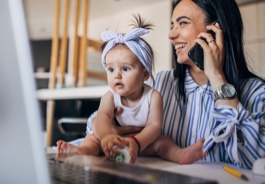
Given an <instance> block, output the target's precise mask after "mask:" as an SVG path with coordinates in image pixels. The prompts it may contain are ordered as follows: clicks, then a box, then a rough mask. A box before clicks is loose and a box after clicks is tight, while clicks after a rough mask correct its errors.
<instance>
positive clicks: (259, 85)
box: [241, 78, 265, 98]
mask: <svg viewBox="0 0 265 184" xmlns="http://www.w3.org/2000/svg"><path fill="white" fill-rule="evenodd" d="M241 92H242V95H243V96H244V97H245V98H250V97H255V96H256V97H257V96H260V95H262V96H264V94H265V83H264V81H263V80H262V79H259V78H249V79H247V80H245V82H244V83H243V84H242V85H241Z"/></svg>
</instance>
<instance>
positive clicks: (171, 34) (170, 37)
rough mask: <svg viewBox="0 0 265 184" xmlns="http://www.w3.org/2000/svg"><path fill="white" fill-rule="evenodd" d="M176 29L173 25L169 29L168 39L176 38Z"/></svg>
mask: <svg viewBox="0 0 265 184" xmlns="http://www.w3.org/2000/svg"><path fill="white" fill-rule="evenodd" d="M178 34H179V33H178V29H177V27H173V28H172V29H171V30H170V32H169V34H168V38H169V39H170V40H173V39H174V38H177V37H178Z"/></svg>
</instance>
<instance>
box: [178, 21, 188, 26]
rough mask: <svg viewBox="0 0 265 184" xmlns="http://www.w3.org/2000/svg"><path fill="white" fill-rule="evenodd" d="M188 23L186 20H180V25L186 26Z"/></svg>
mask: <svg viewBox="0 0 265 184" xmlns="http://www.w3.org/2000/svg"><path fill="white" fill-rule="evenodd" d="M186 24H187V22H185V21H181V22H179V25H180V26H184V25H186Z"/></svg>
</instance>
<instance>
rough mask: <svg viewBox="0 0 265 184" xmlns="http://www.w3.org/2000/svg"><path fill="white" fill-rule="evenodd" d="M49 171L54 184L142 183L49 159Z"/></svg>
mask: <svg viewBox="0 0 265 184" xmlns="http://www.w3.org/2000/svg"><path fill="white" fill-rule="evenodd" d="M48 164H49V171H50V175H51V178H52V183H54V184H61V183H64V184H67V183H69V184H71V183H74V184H77V183H90V184H91V183H93V184H97V183H99V184H104V183H115V184H120V183H122V184H124V183H126V184H138V183H139V184H140V183H142V182H139V181H136V180H133V179H128V178H124V177H120V176H117V175H112V174H109V173H105V172H101V171H97V170H91V169H89V168H86V167H81V166H78V165H73V164H69V163H65V162H63V161H58V160H55V159H49V161H48Z"/></svg>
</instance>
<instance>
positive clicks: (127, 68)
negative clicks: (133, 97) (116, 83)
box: [122, 66, 130, 72]
mask: <svg viewBox="0 0 265 184" xmlns="http://www.w3.org/2000/svg"><path fill="white" fill-rule="evenodd" d="M122 70H123V71H125V72H127V71H129V70H130V68H129V67H127V66H125V67H123V68H122Z"/></svg>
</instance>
